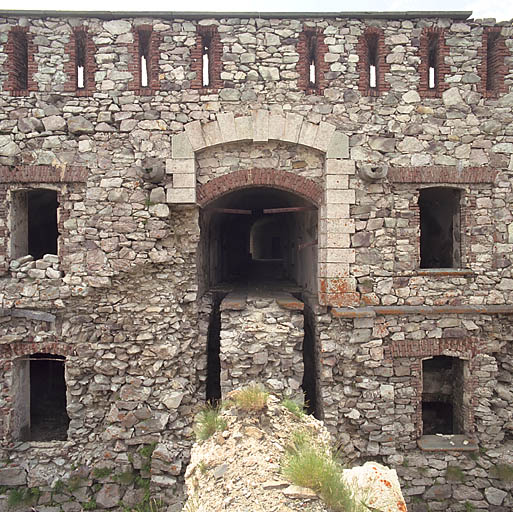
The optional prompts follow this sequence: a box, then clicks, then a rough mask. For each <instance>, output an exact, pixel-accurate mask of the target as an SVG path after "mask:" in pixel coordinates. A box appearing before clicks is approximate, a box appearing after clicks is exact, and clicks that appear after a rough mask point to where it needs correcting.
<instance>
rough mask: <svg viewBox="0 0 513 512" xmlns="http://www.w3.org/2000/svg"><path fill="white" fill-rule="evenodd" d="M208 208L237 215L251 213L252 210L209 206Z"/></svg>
mask: <svg viewBox="0 0 513 512" xmlns="http://www.w3.org/2000/svg"><path fill="white" fill-rule="evenodd" d="M207 209H208V210H210V211H212V212H216V213H233V214H235V215H251V214H252V213H253V212H252V210H240V209H238V208H207Z"/></svg>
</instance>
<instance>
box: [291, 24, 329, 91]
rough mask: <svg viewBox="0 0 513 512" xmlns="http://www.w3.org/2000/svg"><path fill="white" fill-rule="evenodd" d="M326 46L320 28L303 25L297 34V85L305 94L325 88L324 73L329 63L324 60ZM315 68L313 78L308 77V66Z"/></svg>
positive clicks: (327, 69)
mask: <svg viewBox="0 0 513 512" xmlns="http://www.w3.org/2000/svg"><path fill="white" fill-rule="evenodd" d="M327 51H328V46H327V45H326V43H325V42H324V34H323V33H322V29H317V28H313V27H305V28H304V30H303V31H302V32H301V34H299V40H298V43H297V52H298V53H299V60H298V62H297V64H296V69H297V71H298V73H299V78H298V87H299V88H300V89H301V90H303V91H305V92H306V93H307V94H320V95H321V94H323V92H324V89H325V88H326V77H325V74H326V73H327V72H328V71H329V65H328V63H327V62H325V60H324V56H325V55H326V53H327ZM312 64H313V66H314V69H315V79H314V81H312V80H311V79H310V66H311V65H312Z"/></svg>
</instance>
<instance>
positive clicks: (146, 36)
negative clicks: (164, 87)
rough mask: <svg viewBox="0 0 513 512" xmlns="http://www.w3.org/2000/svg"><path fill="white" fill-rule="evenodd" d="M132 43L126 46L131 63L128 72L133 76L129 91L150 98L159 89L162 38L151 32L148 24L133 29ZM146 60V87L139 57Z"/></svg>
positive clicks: (151, 28)
mask: <svg viewBox="0 0 513 512" xmlns="http://www.w3.org/2000/svg"><path fill="white" fill-rule="evenodd" d="M133 35H134V41H133V43H132V44H130V45H129V46H128V51H129V53H130V55H131V61H130V63H129V65H128V71H130V72H131V73H132V75H133V79H132V80H131V81H130V82H129V86H128V88H129V90H131V91H136V93H137V94H139V95H141V96H150V95H152V94H154V93H155V92H156V91H158V90H159V89H160V78H159V58H160V43H161V41H162V36H161V35H160V34H159V33H158V32H155V31H154V30H153V26H152V25H150V24H142V25H137V26H136V27H134V31H133ZM142 56H144V58H145V60H146V71H147V85H143V81H142V67H141V65H142V64H141V57H142Z"/></svg>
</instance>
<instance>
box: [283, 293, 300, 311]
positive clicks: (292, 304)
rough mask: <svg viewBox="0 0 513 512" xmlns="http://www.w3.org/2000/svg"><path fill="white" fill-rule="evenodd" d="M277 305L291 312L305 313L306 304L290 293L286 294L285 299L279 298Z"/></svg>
mask: <svg viewBox="0 0 513 512" xmlns="http://www.w3.org/2000/svg"><path fill="white" fill-rule="evenodd" d="M276 304H278V306H280V308H282V309H288V310H290V311H303V310H304V309H305V304H304V303H303V302H302V301H300V300H299V299H296V298H295V297H294V296H292V295H291V294H289V293H287V294H284V295H283V297H278V298H277V299H276Z"/></svg>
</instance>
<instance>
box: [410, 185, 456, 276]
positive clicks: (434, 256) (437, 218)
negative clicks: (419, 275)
mask: <svg viewBox="0 0 513 512" xmlns="http://www.w3.org/2000/svg"><path fill="white" fill-rule="evenodd" d="M419 209H420V268H456V267H459V266H460V191H459V190H458V189H454V188H442V187H435V188H425V189H422V190H421V191H420V194H419Z"/></svg>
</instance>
